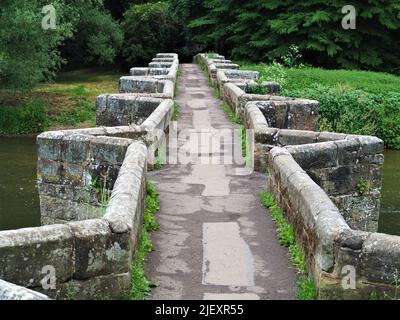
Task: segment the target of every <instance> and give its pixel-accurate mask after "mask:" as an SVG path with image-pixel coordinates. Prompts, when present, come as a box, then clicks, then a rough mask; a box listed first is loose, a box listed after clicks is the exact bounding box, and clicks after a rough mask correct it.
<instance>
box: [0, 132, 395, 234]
mask: <svg viewBox="0 0 400 320" xmlns="http://www.w3.org/2000/svg"><path fill="white" fill-rule="evenodd" d="M35 141H36V139H35V138H0V230H9V229H18V228H24V227H35V226H39V225H40V209H39V199H38V191H37V186H36V162H37V156H36V142H35ZM379 231H380V232H384V233H389V234H395V235H400V151H392V150H388V151H386V153H385V166H384V173H383V187H382V200H381V216H380V221H379Z"/></svg>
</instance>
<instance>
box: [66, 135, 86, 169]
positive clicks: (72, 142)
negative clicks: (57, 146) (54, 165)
mask: <svg viewBox="0 0 400 320" xmlns="http://www.w3.org/2000/svg"><path fill="white" fill-rule="evenodd" d="M92 139H93V136H89V135H78V134H71V135H68V136H66V137H64V139H63V142H62V143H63V148H62V152H61V159H62V161H63V162H69V163H76V164H83V163H87V162H89V161H90V158H91V154H90V153H89V150H90V143H91V141H92Z"/></svg>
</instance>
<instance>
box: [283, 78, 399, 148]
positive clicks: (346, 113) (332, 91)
mask: <svg viewBox="0 0 400 320" xmlns="http://www.w3.org/2000/svg"><path fill="white" fill-rule="evenodd" d="M283 95H285V96H292V97H299V98H300V97H302V98H308V99H315V100H318V101H319V102H320V115H321V118H320V130H326V131H335V132H341V133H349V134H361V135H374V136H377V137H379V138H381V139H382V140H383V141H385V145H386V146H387V147H388V148H392V149H400V93H397V92H387V93H385V94H375V93H368V92H366V91H364V90H354V89H349V88H346V87H343V86H340V85H336V86H326V85H319V84H314V85H311V86H310V87H309V88H304V89H297V90H284V92H283Z"/></svg>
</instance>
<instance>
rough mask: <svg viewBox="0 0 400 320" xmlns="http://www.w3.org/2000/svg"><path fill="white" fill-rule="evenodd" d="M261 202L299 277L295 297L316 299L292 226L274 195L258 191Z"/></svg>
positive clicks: (315, 291)
mask: <svg viewBox="0 0 400 320" xmlns="http://www.w3.org/2000/svg"><path fill="white" fill-rule="evenodd" d="M260 198H261V204H262V205H263V206H264V207H265V208H267V209H269V210H270V211H271V216H272V220H273V221H274V222H275V223H276V225H277V226H278V237H279V243H280V244H281V245H282V246H284V247H287V248H289V254H290V259H291V261H292V263H293V264H294V265H295V266H296V267H297V270H298V273H299V277H300V279H299V280H298V282H297V286H298V291H297V298H298V299H299V300H316V299H317V290H316V288H315V285H314V282H313V280H312V279H311V278H310V276H309V275H308V271H307V265H306V261H305V256H304V253H303V251H302V250H301V248H300V246H299V245H298V244H296V238H295V233H294V228H293V226H292V225H291V224H288V223H287V222H286V220H285V217H284V215H283V212H282V210H281V209H280V208H279V207H278V205H277V203H276V200H275V197H274V196H273V195H272V194H271V193H268V192H262V193H260Z"/></svg>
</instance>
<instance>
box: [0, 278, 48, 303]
mask: <svg viewBox="0 0 400 320" xmlns="http://www.w3.org/2000/svg"><path fill="white" fill-rule="evenodd" d="M0 300H1V301H4V300H10V301H17V300H49V297H48V296H46V295H44V294H41V293H39V292H36V291H33V290H30V289H27V288H24V287H20V286H17V285H15V284H12V283H9V282H6V281H3V280H1V279H0Z"/></svg>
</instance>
